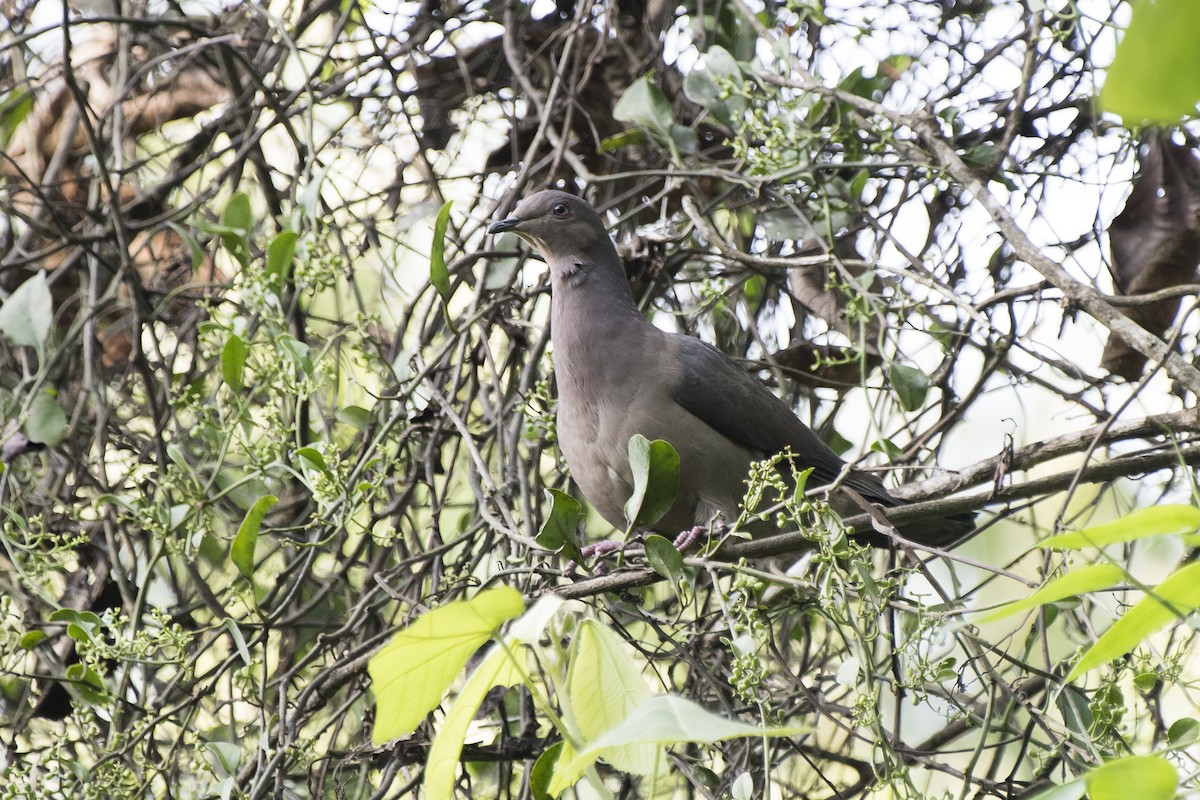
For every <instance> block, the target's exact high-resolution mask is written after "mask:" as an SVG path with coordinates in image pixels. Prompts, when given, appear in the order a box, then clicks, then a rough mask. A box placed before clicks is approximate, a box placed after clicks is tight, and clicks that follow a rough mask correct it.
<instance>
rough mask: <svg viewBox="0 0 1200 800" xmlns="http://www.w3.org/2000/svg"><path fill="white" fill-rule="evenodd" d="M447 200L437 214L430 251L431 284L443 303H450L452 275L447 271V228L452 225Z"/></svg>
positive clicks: (450, 202)
mask: <svg viewBox="0 0 1200 800" xmlns="http://www.w3.org/2000/svg"><path fill="white" fill-rule="evenodd" d="M453 204H454V203H453V201H452V200H447V201H446V202H445V204H444V205H443V206H442V208H441V210H439V211H438V213H437V219H436V220H435V221H434V223H433V245H432V246H431V247H430V250H429V282H430V283H432V284H433V288H435V289H437V293H438V294H439V295H440V296H441V298H442V302H443V303H449V302H450V273H449V272H447V271H446V228H447V227H448V226H449V224H450V206H452V205H453Z"/></svg>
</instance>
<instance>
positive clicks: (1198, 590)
mask: <svg viewBox="0 0 1200 800" xmlns="http://www.w3.org/2000/svg"><path fill="white" fill-rule="evenodd" d="M1197 608H1200V563H1197V564H1189V565H1187V566H1186V567H1183V568H1182V569H1179V570H1176V571H1175V572H1174V573H1172V574H1171V575H1170V576H1169V577H1168V578H1167V579H1166V580H1165V581H1163V582H1162V583H1160V584H1159V585H1158V586H1156V587H1155V588H1153V589H1150V590H1148V593H1147V596H1146V597H1144V598H1142V600H1140V601H1138V604H1137V605H1135V606H1134V607H1133V608H1131V609H1129V611H1127V612H1125V615H1124V616H1122V617H1121V618H1120V619H1118V620H1117V621H1116V622H1115V623H1113V626H1112V627H1111V628H1109V629H1108V630H1107V631H1105V632H1104V634H1103V635H1102V636H1101V637H1100V638H1099V639H1097V640H1096V643H1095V644H1093V645H1092V646H1091V647H1090V648H1088V650H1087V651H1086V652H1085V653H1084V654H1083V657H1082V658H1081V659H1079V663H1078V664H1076V665H1075V667H1074V669H1072V670H1071V672H1070V674H1068V675H1067V682H1068V683H1070V682H1071V681H1073V680H1075V678H1077V677H1079V676H1080V675H1083V674H1084V673H1086V672H1088V671H1089V670H1092V669H1095V668H1096V667H1098V666H1100V665H1101V664H1106V663H1108V662H1109V661H1112V660H1113V659H1115V658H1120V657H1121V656H1123V655H1125V654H1126V653H1128V652H1129V651H1130V650H1132V649H1133V648H1135V647H1137V646H1138V645H1139V644H1141V643H1142V642H1143V641H1145V640H1146V638H1147V637H1149V636H1150V635H1151V634H1153V633H1155V632H1156V631H1158V630H1159V629H1160V628H1162V627H1163V626H1164V625H1166V624H1167V623H1169V622H1172V621H1175V620H1180V619H1183V618H1184V617H1186V616H1187V615H1188V614H1190V613H1192V612H1193V611H1195V610H1196V609H1197Z"/></svg>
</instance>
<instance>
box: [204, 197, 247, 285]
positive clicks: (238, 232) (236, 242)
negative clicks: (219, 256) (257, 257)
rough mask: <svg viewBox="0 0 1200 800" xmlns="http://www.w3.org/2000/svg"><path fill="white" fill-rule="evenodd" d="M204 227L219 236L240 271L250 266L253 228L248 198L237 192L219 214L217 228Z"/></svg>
mask: <svg viewBox="0 0 1200 800" xmlns="http://www.w3.org/2000/svg"><path fill="white" fill-rule="evenodd" d="M205 227H206V229H208V230H210V231H213V232H215V233H218V234H220V236H221V242H222V243H223V244H224V245H225V249H227V250H228V251H229V252H230V254H231V255H232V256H233V257H234V258H236V259H237V261H238V263H239V264H241V265H242V269H245V268H246V267H248V266H249V265H250V245H249V236H250V231H251V229H253V227H254V217H253V215H252V213H251V211H250V198H249V197H248V196H247V195H246V193H245V192H238V193H237V194H235V195H234V196H233V197H231V198H229V202H228V203H226V204H225V210H224V211H223V212H222V213H221V224H220V227H219V228H218V227H216V226H211V225H210V226H205Z"/></svg>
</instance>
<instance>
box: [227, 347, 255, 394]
mask: <svg viewBox="0 0 1200 800" xmlns="http://www.w3.org/2000/svg"><path fill="white" fill-rule="evenodd" d="M249 353H250V348H248V347H247V346H246V343H245V342H243V341H242V337H240V336H238V335H237V334H236V333H230V334H229V337H228V338H226V339H225V346H224V347H222V348H221V378H222V379H223V380H224V381H225V384H226V385H227V386H228V387H229V388H230V389H232V390H233V391H234V393H235V394H236V393H238V392H241V391H242V389H243V388H245V386H244V384H243V383H242V374H243V372H244V371H245V368H246V356H247V355H249Z"/></svg>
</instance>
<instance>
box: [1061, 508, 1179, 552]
mask: <svg viewBox="0 0 1200 800" xmlns="http://www.w3.org/2000/svg"><path fill="white" fill-rule="evenodd" d="M1197 528H1200V508H1196V507H1194V506H1186V505H1167V506H1151V507H1149V508H1143V509H1142V510H1140V511H1134V512H1133V513H1132V514H1127V515H1125V516H1123V517H1121V518H1120V519H1117V520H1113V521H1112V522H1107V523H1105V524H1103V525H1094V526H1092V527H1091V528H1085V529H1083V530H1081V531H1075V532H1073V533H1062V534H1059V535H1058V536H1051V537H1050V538H1049V539H1047V540H1045V541H1044V542H1041V543H1040V545H1039V546H1040V547H1045V548H1048V549H1051V550H1080V549H1083V548H1085V547H1105V546H1107V545H1110V544H1117V543H1119V542H1132V541H1134V540H1136V539H1142V538H1145V537H1147V536H1162V535H1164V534H1169V533H1190V532H1192V531H1194V530H1196V529H1197Z"/></svg>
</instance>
